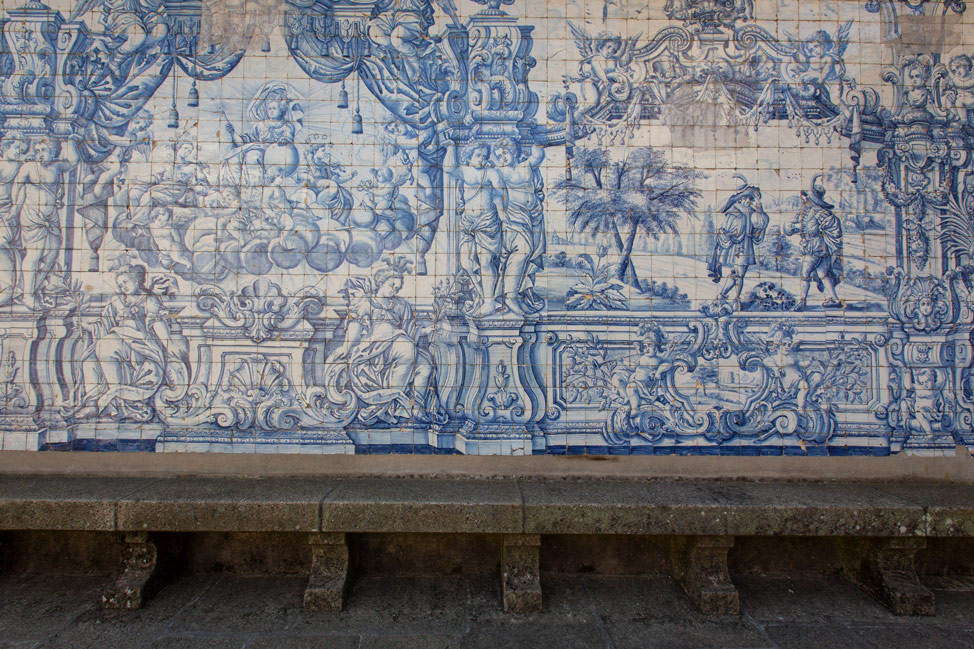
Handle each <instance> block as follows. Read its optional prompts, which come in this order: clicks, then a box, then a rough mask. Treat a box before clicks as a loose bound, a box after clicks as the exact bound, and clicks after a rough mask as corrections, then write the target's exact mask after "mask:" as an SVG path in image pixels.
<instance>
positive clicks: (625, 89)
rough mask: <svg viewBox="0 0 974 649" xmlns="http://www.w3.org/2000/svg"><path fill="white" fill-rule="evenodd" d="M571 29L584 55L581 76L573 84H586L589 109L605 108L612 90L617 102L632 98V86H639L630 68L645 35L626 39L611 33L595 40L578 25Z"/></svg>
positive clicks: (585, 93)
mask: <svg viewBox="0 0 974 649" xmlns="http://www.w3.org/2000/svg"><path fill="white" fill-rule="evenodd" d="M568 27H569V29H571V32H572V36H573V37H574V38H575V45H576V47H578V51H579V53H580V54H581V55H582V61H581V62H580V63H579V64H578V76H575V77H569V80H570V81H574V82H577V83H581V84H582V99H583V101H584V103H585V104H586V107H595V106H601V105H602V100H603V99H604V97H605V95H606V94H607V93H609V91H610V90H611V91H612V98H613V99H618V100H620V101H622V100H625V99H626V98H628V94H629V91H630V88H631V86H632V84H633V83H635V82H637V80H636V79H633V78H632V72H633V70H632V69H631V68H630V65H631V64H632V62H633V60H634V59H635V58H636V43H637V42H638V41H639V38H640V36H641V35H642V34H637V35H636V36H632V37H630V38H626V39H624V38H622V37H621V36H619V35H617V34H611V33H609V32H602V33H600V34H599V35H598V36H592V35H591V34H589V33H588V30H586V29H585V28H584V27H579V26H577V25H575V24H574V23H571V22H569V23H568Z"/></svg>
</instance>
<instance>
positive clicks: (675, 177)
mask: <svg viewBox="0 0 974 649" xmlns="http://www.w3.org/2000/svg"><path fill="white" fill-rule="evenodd" d="M571 164H572V171H573V172H574V173H573V174H572V177H573V179H572V180H568V179H563V180H562V181H560V182H559V183H557V184H556V185H555V188H556V190H557V191H558V193H559V195H560V196H561V198H562V199H563V200H564V202H565V204H566V205H567V206H568V208H569V210H570V213H569V216H568V224H569V226H571V228H572V229H573V230H574V231H576V232H593V233H606V234H608V235H609V236H610V238H611V239H612V241H613V243H614V244H615V247H616V250H617V252H618V253H619V254H620V255H621V257H620V259H619V263H618V266H617V267H616V269H615V272H614V275H615V278H616V279H618V280H619V281H621V282H624V283H626V284H629V285H630V286H635V287H637V288H638V287H640V283H639V277H638V276H637V274H636V268H635V266H633V263H632V251H633V247H634V245H635V242H636V238H637V237H639V236H640V235H642V236H647V237H652V238H654V239H659V237H660V235H661V234H664V233H670V234H675V233H676V232H677V224H678V222H679V220H680V217H681V216H682V215H683V214H693V213H694V210H695V209H696V207H697V199H698V198H699V197H700V192H699V191H698V190H697V188H696V184H695V181H696V180H698V179H699V178H701V177H703V174H701V173H700V172H697V171H695V170H693V169H690V168H688V167H683V166H679V165H672V164H669V162H668V161H667V160H666V158H665V156H664V155H663V153H662V152H661V151H657V150H656V149H650V148H643V149H635V150H632V151H630V152H629V153H628V154H627V155H626V157H625V159H624V160H622V161H618V162H611V160H610V156H609V154H608V152H607V151H605V150H602V149H590V148H584V147H583V148H579V149H577V150H576V153H575V157H574V158H573V159H572V163H571Z"/></svg>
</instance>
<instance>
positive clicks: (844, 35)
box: [786, 20, 852, 97]
mask: <svg viewBox="0 0 974 649" xmlns="http://www.w3.org/2000/svg"><path fill="white" fill-rule="evenodd" d="M851 31H852V21H851V20H850V21H849V22H846V23H843V24H842V25H841V26H840V27H839V29H838V31H837V32H836V33H835V36H833V35H832V34H830V33H829V32H827V31H825V30H824V29H820V30H818V31H816V32H815V33H814V34H812V35H811V36H809V37H808V38H806V39H805V40H803V41H799V39H797V38H796V37H795V36H793V35H791V34H787V33H786V35H787V36H788V38H789V39H790V40H792V41H798V48H797V49H796V51H795V54H794V55H793V56H794V62H793V63H791V64H790V65H789V67H788V76H789V77H790V78H791V81H792V82H793V83H795V84H796V85H797V86H798V91H799V92H800V93H801V95H802V96H803V97H810V96H812V95H814V94H815V92H816V91H817V90H818V89H819V88H821V89H823V90H827V88H828V86H829V85H830V84H832V83H841V82H842V81H844V80H845V79H846V69H845V63H844V61H843V59H842V57H843V55H844V54H845V51H846V49H848V47H849V33H850V32H851Z"/></svg>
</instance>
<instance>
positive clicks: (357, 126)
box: [352, 79, 365, 135]
mask: <svg viewBox="0 0 974 649" xmlns="http://www.w3.org/2000/svg"><path fill="white" fill-rule="evenodd" d="M361 100H362V89H361V87H360V86H359V82H358V80H357V79H356V81H355V115H353V116H352V134H353V135H361V134H362V133H364V132H365V131H364V130H363V129H362V113H361V112H359V107H360V106H359V103H360V102H361Z"/></svg>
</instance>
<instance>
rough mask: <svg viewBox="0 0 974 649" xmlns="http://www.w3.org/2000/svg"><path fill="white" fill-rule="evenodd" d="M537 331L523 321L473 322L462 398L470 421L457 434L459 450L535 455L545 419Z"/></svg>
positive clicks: (466, 343)
mask: <svg viewBox="0 0 974 649" xmlns="http://www.w3.org/2000/svg"><path fill="white" fill-rule="evenodd" d="M537 327H538V325H537V322H536V321H526V320H523V319H507V318H483V319H476V320H475V319H470V320H469V322H468V330H467V333H466V336H465V337H464V338H463V340H462V349H463V356H464V360H465V366H464V377H463V382H462V386H463V387H462V394H461V398H460V403H461V404H462V407H463V414H464V417H465V419H466V420H465V422H464V423H463V425H462V426H461V427H460V430H458V432H457V450H460V451H461V452H471V451H473V452H477V453H481V454H483V453H493V454H503V455H525V454H530V453H531V449H532V431H533V430H535V429H536V428H537V424H538V422H540V421H541V419H542V418H543V417H544V414H545V401H544V398H545V395H544V388H543V387H542V382H541V376H540V370H539V369H538V366H537V363H538V360H539V353H540V352H539V348H538V347H539V342H538V340H539V337H538V331H537ZM473 446H476V447H477V448H476V449H475V450H474V449H473ZM467 447H470V448H469V449H468V448H467Z"/></svg>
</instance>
